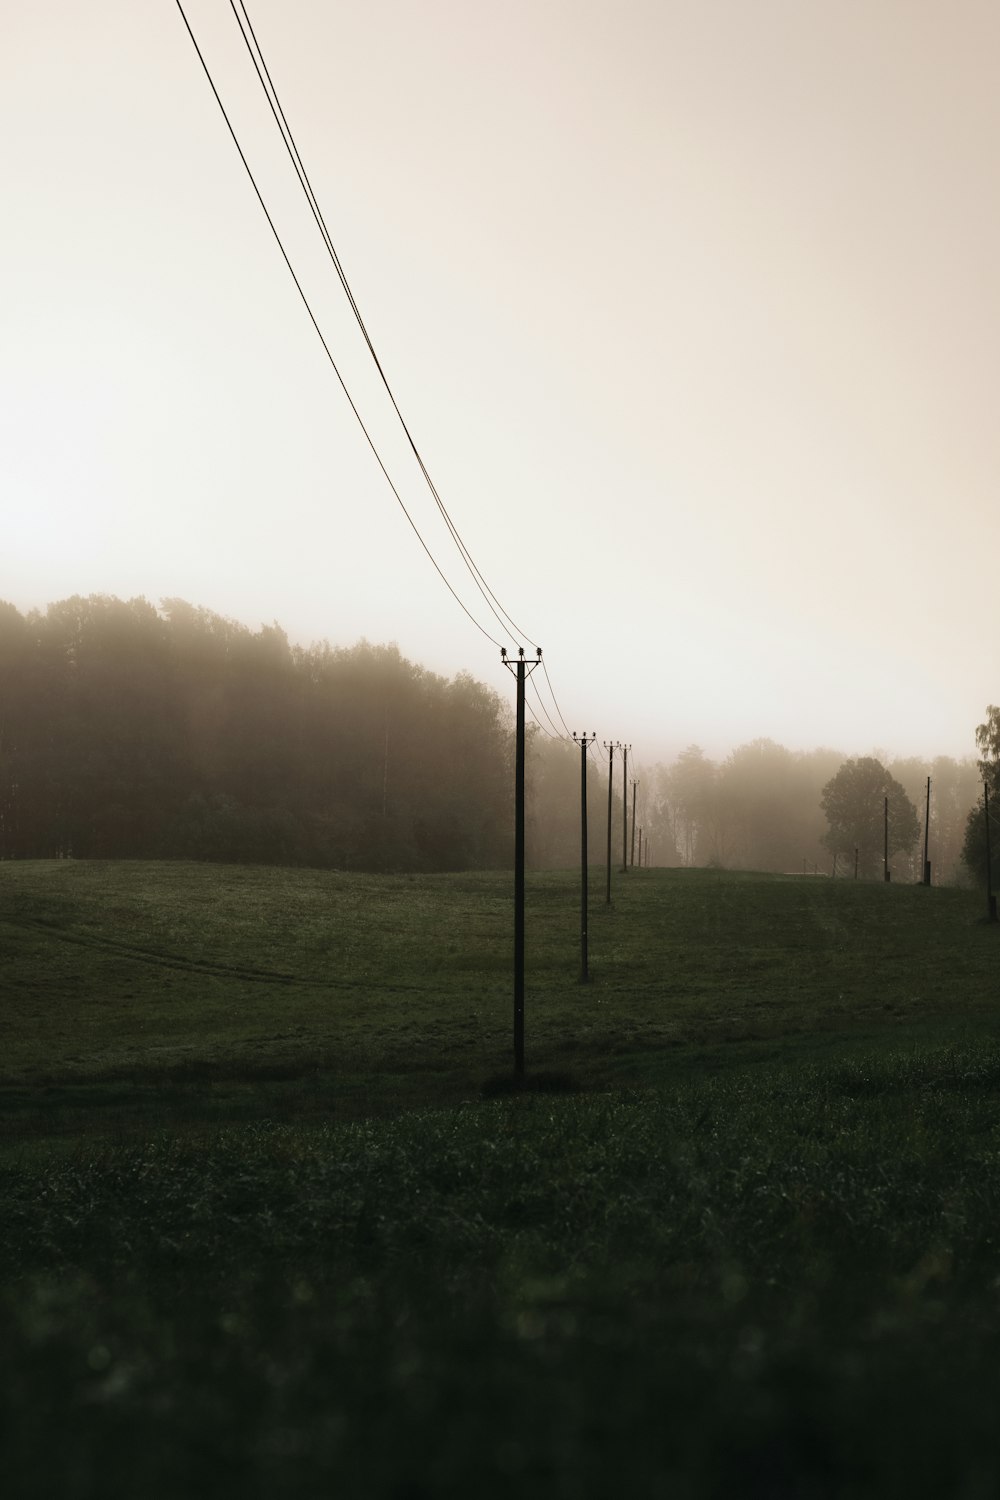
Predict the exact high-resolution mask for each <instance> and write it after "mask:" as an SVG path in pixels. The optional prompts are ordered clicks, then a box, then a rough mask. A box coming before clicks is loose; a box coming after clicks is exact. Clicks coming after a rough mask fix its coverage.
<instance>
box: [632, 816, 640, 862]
mask: <svg viewBox="0 0 1000 1500" xmlns="http://www.w3.org/2000/svg"><path fill="white" fill-rule="evenodd" d="M632 827H633V829H634V828H635V823H634V822H633V824H632ZM639 869H640V870H641V869H642V829H641V828H640V829H639Z"/></svg>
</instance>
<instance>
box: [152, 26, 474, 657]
mask: <svg viewBox="0 0 1000 1500" xmlns="http://www.w3.org/2000/svg"><path fill="white" fill-rule="evenodd" d="M176 5H177V9H178V10H179V11H180V14H181V19H182V21H183V22H184V26H185V28H186V30H187V33H188V36H189V37H190V38H191V43H192V46H193V47H194V50H195V52H196V53H197V54H198V61H199V62H200V63H201V66H202V69H203V71H204V74H205V77H206V78H207V79H208V83H209V87H210V88H211V90H212V93H213V94H214V95H215V102H216V103H217V104H218V106H219V109H220V110H221V112H222V118H223V119H224V120H225V122H226V126H227V128H228V130H229V134H230V135H231V136H232V138H233V144H234V145H235V147H236V150H237V151H238V152H239V157H240V160H241V162H242V163H243V166H244V168H245V170H246V174H247V176H248V177H249V179H250V183H251V185H252V187H253V190H254V192H255V193H256V195H257V201H258V203H259V204H260V206H261V208H262V209H263V212H264V217H265V218H266V219H267V222H268V225H269V227H270V230H271V233H272V234H273V235H274V238H275V241H276V243H277V246H278V249H279V250H280V251H281V255H282V258H283V260H284V262H285V265H286V266H287V267H288V272H289V275H290V276H291V278H292V280H293V281H294V283H295V289H296V291H297V292H298V294H299V297H300V298H301V300H302V305H303V306H304V307H305V310H306V312H307V313H308V315H309V321H310V322H311V323H312V325H313V328H314V329H315V330H316V335H317V337H318V338H319V341H320V343H321V344H322V346H323V351H324V353H325V354H326V357H327V359H328V360H329V362H330V366H331V368H332V369H333V372H334V374H335V375H336V377H337V379H338V381H339V382H340V387H341V390H342V391H343V392H344V395H345V396H346V397H347V402H348V405H349V406H350V408H351V411H352V412H353V413H354V416H355V418H356V420H357V423H358V426H359V427H360V428H361V431H362V432H363V433H364V435H365V438H366V440H367V443H368V446H369V448H371V450H372V453H373V454H374V455H375V460H376V462H377V463H378V466H379V468H380V469H381V470H382V473H383V474H384V475H385V479H386V482H387V484H388V485H389V488H390V489H391V490H392V493H393V494H394V495H395V497H396V501H397V503H398V505H399V508H400V510H401V511H402V512H403V515H404V516H405V517H406V519H407V521H408V522H409V523H410V527H411V529H412V531H413V534H414V535H415V536H416V538H417V541H418V542H419V543H420V545H421V547H422V548H423V549H424V551H425V552H426V554H427V556H428V558H429V559H430V561H431V563H432V564H433V566H434V569H435V572H436V573H437V574H438V576H439V577H440V579H441V581H442V583H443V584H444V585H445V587H446V588H447V590H448V592H449V593H450V594H451V596H452V598H453V599H454V600H455V602H456V603H457V604H458V606H459V608H460V609H461V610H462V611H463V613H464V614H466V615H467V616H468V618H469V619H470V620H471V621H472V623H473V625H475V627H476V629H477V630H478V631H479V632H480V633H481V634H482V635H484V636H485V637H486V639H487V640H488V641H490V642H491V643H492V645H494V646H496V647H497V648H498V649H500V646H501V643H500V642H499V641H498V640H495V639H494V637H493V636H492V635H491V634H490V632H489V631H488V630H487V629H486V627H485V626H484V625H482V624H480V622H479V621H478V620H477V619H476V617H475V615H474V614H473V613H472V611H471V610H470V609H469V608H468V606H467V605H466V604H465V603H464V601H463V600H462V599H461V598H460V596H459V595H458V594H457V593H456V592H455V589H454V588H453V587H452V585H451V583H450V582H449V580H448V578H447V577H446V575H445V574H444V572H443V571H442V569H441V566H440V564H439V563H438V561H437V558H436V557H435V556H434V554H433V552H432V551H431V549H430V547H428V545H427V543H426V542H425V541H424V539H423V537H422V536H421V534H420V530H419V528H418V527H417V524H416V522H415V521H414V519H413V517H412V516H411V515H410V512H409V511H408V510H407V508H406V506H405V504H404V503H403V499H402V496H401V495H400V493H399V491H398V490H397V488H396V486H395V484H393V482H392V479H391V477H390V475H389V471H388V469H387V468H386V466H385V464H384V463H383V461H382V456H381V454H380V453H379V451H378V449H377V448H376V446H375V443H374V440H373V439H372V436H371V433H370V432H369V431H368V428H367V427H366V426H365V423H364V420H363V419H362V416H361V413H360V412H359V411H358V408H357V406H356V405H355V404H354V400H353V398H352V396H351V393H350V391H349V390H348V389H347V385H346V383H345V381H344V377H343V376H342V375H341V373H340V370H339V368H338V366H337V362H336V360H335V359H334V357H333V354H332V353H331V352H330V347H329V345H328V344H327V342H326V339H325V338H324V336H323V331H322V329H321V328H320V326H319V324H318V322H317V321H316V316H315V314H314V313H313V310H312V308H311V306H310V305H309V299H308V298H307V297H306V294H305V292H304V291H303V289H302V284H301V282H300V281H299V278H298V277H297V276H296V274H295V270H294V267H293V266H292V263H291V261H290V260H289V258H288V252H287V251H286V249H285V247H284V245H283V243H282V240H281V236H280V235H279V233H278V231H277V229H276V227H275V224H274V220H273V219H272V218H271V215H270V213H269V212H268V208H267V204H266V203H265V202H264V199H263V196H262V194H261V191H260V188H259V187H258V186H257V181H256V178H255V177H254V175H253V172H252V171H251V169H250V164H249V162H248V161H247V159H246V156H245V155H244V152H243V147H242V146H241V145H240V142H239V138H238V137H237V134H236V131H235V130H234V128H233V124H232V121H231V120H230V118H229V115H228V114H227V113H226V107H225V105H224V104H223V102H222V99H221V98H220V96H219V91H218V89H217V88H216V86H215V81H214V79H213V78H212V74H211V72H210V70H209V67H208V64H207V62H206V61H205V58H204V56H203V55H202V51H201V48H200V47H199V46H198V41H197V38H196V37H195V34H194V32H193V31H192V30H191V25H190V22H189V21H188V18H187V16H186V15H185V13H184V7H183V5H182V4H181V0H176Z"/></svg>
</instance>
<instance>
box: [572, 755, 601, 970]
mask: <svg viewBox="0 0 1000 1500" xmlns="http://www.w3.org/2000/svg"><path fill="white" fill-rule="evenodd" d="M596 738H597V732H596V730H595V732H594V733H593V734H592V735H591V736H590V739H589V740H588V738H587V736H586V734H581V735H580V736H579V737H577V735H576V732H575V731H574V733H573V739H574V741H575V742H576V744H578V745H579V746H580V983H581V984H586V983H587V981H588V980H589V979H590V973H589V971H588V969H587V746H588V745H592V744H593V743H594V741H595V740H596Z"/></svg>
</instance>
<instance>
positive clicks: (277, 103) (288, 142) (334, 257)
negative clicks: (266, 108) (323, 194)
mask: <svg viewBox="0 0 1000 1500" xmlns="http://www.w3.org/2000/svg"><path fill="white" fill-rule="evenodd" d="M229 4H230V9H231V10H232V12H233V16H234V17H235V20H236V24H237V25H238V27H239V29H240V35H241V36H242V38H243V42H244V45H245V46H246V49H247V52H248V54H249V56H250V60H251V62H252V63H253V65H254V70H255V72H256V74H257V78H258V80H259V82H260V85H261V88H262V89H263V91H264V94H265V97H266V98H267V102H268V104H269V105H270V108H271V113H272V115H273V116H274V121H275V124H276V125H277V127H278V130H279V132H280V134H281V139H282V142H283V143H284V146H285V150H286V151H287V153H288V157H289V160H290V161H291V163H292V166H293V168H294V170H295V174H296V176H297V178H298V180H299V185H300V186H301V188H302V191H303V193H304V194H305V196H306V201H307V202H308V204H309V208H310V211H311V212H312V216H313V218H314V220H315V221H316V227H317V228H318V230H319V232H320V235H321V236H322V239H323V243H324V244H325V246H326V249H327V253H328V254H329V256H330V260H331V262H332V264H333V267H334V270H335V271H336V273H337V277H338V279H339V281H340V284H341V286H342V288H343V290H344V293H345V295H346V297H347V300H348V302H349V304H350V307H351V311H352V312H353V313H354V317H355V319H356V321H357V324H358V327H359V329H360V330H361V333H362V336H363V337H364V341H365V343H366V344H367V346H368V352H369V353H370V354H371V357H372V359H373V360H374V362H375V368H376V369H377V371H378V373H379V376H380V378H381V380H382V384H383V386H384V387H385V390H386V394H387V395H388V397H389V400H390V401H391V403H392V407H393V410H394V411H395V413H396V416H397V417H398V418H399V422H400V426H401V427H402V429H403V432H404V433H405V434H406V440H407V442H408V443H409V445H410V448H411V450H412V452H413V456H414V458H415V459H416V461H417V464H418V466H419V468H420V472H421V474H422V475H423V477H424V481H425V483H426V485H427V488H428V489H429V491H430V493H431V495H432V496H433V498H434V503H435V504H436V506H437V508H438V511H439V513H440V515H441V517H442V519H443V521H444V523H445V525H446V526H447V528H448V531H449V533H450V534H451V537H452V540H453V541H454V543H455V546H456V547H457V548H458V551H459V555H460V556H461V558H462V560H463V562H464V563H465V565H466V567H467V568H468V570H469V573H470V575H471V577H472V579H473V582H474V583H475V584H476V587H477V588H478V589H479V592H480V593H481V594H482V596H483V599H484V600H485V601H486V604H487V607H488V608H489V610H490V612H491V613H492V615H493V616H494V618H495V619H496V621H497V623H498V624H499V625H500V627H501V629H502V630H505V631H506V630H510V631H512V632H513V638H514V639H515V640H516V641H517V642H518V644H522V643H523V641H528V642H530V644H531V645H533V646H535V645H537V642H536V641H533V640H531V637H530V636H529V635H528V634H527V632H526V631H524V630H522V629H521V627H520V626H519V625H517V624H516V623H515V621H514V620H512V619H511V617H510V615H509V614H508V613H507V611H506V610H505V609H504V607H503V605H502V604H501V603H500V601H499V599H498V598H497V596H496V594H494V592H493V590H492V589H491V588H490V586H489V584H488V583H487V582H486V580H485V578H484V577H483V575H482V573H481V572H480V570H479V568H478V567H477V565H476V562H475V559H474V558H473V556H472V554H471V552H470V551H469V549H468V547H467V546H466V544H465V541H464V540H463V538H462V536H461V534H460V532H459V530H458V527H457V526H456V525H455V522H454V521H453V520H452V517H451V515H450V514H449V512H448V508H447V506H446V505H445V503H444V501H443V500H442V498H441V496H440V494H439V492H438V489H437V486H436V485H435V483H434V481H433V479H432V478H431V475H430V472H429V471H428V469H427V465H426V464H425V463H424V460H423V457H422V455H421V453H420V450H419V449H418V448H417V445H416V443H415V441H414V439H413V435H412V433H411V432H410V429H409V427H408V426H407V423H406V420H405V418H404V417H403V413H402V412H401V411H400V409H399V404H398V402H397V400H396V397H395V395H394V394H393V390H392V387H391V386H390V384H389V381H388V378H387V376H386V373H385V370H384V369H383V367H382V362H381V360H380V359H379V357H378V355H377V353H376V352H375V346H374V344H373V343H372V340H371V337H370V336H369V333H368V329H367V327H366V326H365V321H364V319H363V317H362V316H361V310H360V308H359V307H358V304H357V301H356V299H355V297H354V293H353V291H352V290H351V286H350V283H349V282H348V279H347V275H346V272H345V271H344V267H343V264H342V262H341V260H340V256H339V255H338V254H337V250H336V247H335V246H334V243H333V239H332V237H331V235H330V231H329V230H328V228H327V226H326V220H325V219H324V217H323V212H322V209H321V208H320V206H319V199H318V198H317V197H316V194H315V191H314V189H313V186H312V182H311V181H310V178H309V174H308V172H307V171H306V167H305V163H304V162H303V160H302V155H301V152H300V151H299V148H298V145H297V144H296V141H295V137H294V135H293V134H292V130H291V126H290V125H289V123H288V118H287V116H286V114H285V111H284V109H283V107H282V104H281V100H280V99H279V97H278V91H277V89H276V88H275V85H274V79H273V78H272V76H271V71H270V69H269V68H268V66H267V61H266V59H265V57H264V53H263V50H262V48H261V45H260V42H259V41H258V39H257V33H256V32H255V31H254V28H253V23H252V22H251V20H250V17H249V15H248V14H247V9H246V5H245V4H244V3H243V0H239V9H240V11H242V13H243V20H241V19H240V15H239V14H238V12H237V9H236V0H229ZM244 21H245V22H246V26H244V24H243V22H244ZM248 32H249V36H248V35H247V33H248ZM251 38H252V44H251ZM258 59H259V60H258ZM262 70H263V71H262ZM501 617H502V618H501ZM505 622H506V623H505Z"/></svg>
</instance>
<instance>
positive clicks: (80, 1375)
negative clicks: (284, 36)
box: [0, 861, 1000, 1500]
mask: <svg viewBox="0 0 1000 1500" xmlns="http://www.w3.org/2000/svg"><path fill="white" fill-rule="evenodd" d="M602 897H603V883H602V882H600V881H599V879H598V878H597V877H596V876H595V891H594V905H593V914H592V922H591V968H592V974H593V982H592V983H591V984H590V985H588V986H581V985H580V984H579V983H578V982H577V974H578V965H579V955H578V946H577V937H578V909H577V882H576V878H575V877H573V876H571V875H559V874H553V875H544V876H535V877H532V878H530V880H529V889H528V921H527V930H528V955H527V1055H528V1065H529V1073H530V1074H531V1075H532V1076H533V1077H534V1078H535V1080H536V1082H538V1083H540V1084H541V1085H542V1086H543V1087H541V1088H539V1089H537V1090H529V1091H527V1092H525V1093H523V1094H509V1093H504V1092H503V1091H502V1090H503V1085H504V1082H505V1080H506V1078H507V1076H508V1075H509V1071H510V1063H511V1038H510V1011H511V982H510V881H509V879H508V878H506V877H500V876H493V875H477V876H454V877H438V878H415V879H393V878H382V879H377V878H371V879H368V878H364V877H362V878H355V877H350V878H349V877H346V876H341V875H336V874H326V873H318V872H308V871H277V870H263V869H245V868H230V867H212V866H200V865H198V866H195V865H163V866H157V865H151V864H137V865H125V864H109V865H103V864H96V863H95V864H83V863H80V864H75V863H73V862H69V861H67V862H59V863H51V864H42V863H39V864H24V865H19V866H14V865H10V864H8V865H0V945H2V946H0V954H2V956H0V965H2V968H0V983H2V997H3V1000H2V1016H0V1026H2V1028H3V1030H2V1035H0V1042H2V1049H3V1050H2V1064H0V1075H2V1076H0V1120H2V1122H3V1128H4V1140H5V1145H4V1150H3V1152H2V1153H0V1267H2V1273H3V1284H4V1291H3V1294H2V1296H0V1378H2V1389H3V1392H4V1397H5V1399H4V1402H3V1415H2V1416H0V1423H2V1424H3V1427H2V1429H0V1441H2V1444H3V1446H2V1449H0V1451H2V1452H3V1453H4V1455H5V1463H4V1469H5V1491H6V1492H7V1493H11V1494H15V1495H25V1496H29V1495H30V1496H39V1497H41V1496H46V1497H48V1496H52V1495H59V1496H60V1497H63V1496H66V1497H78V1496H79V1497H90V1496H94V1497H96V1496H119V1495H125V1494H129V1495H132V1494H144V1495H150V1496H154V1497H166V1496H175V1495H176V1496H182V1495H201V1494H205V1495H208V1494H211V1495H214V1496H217V1495H219V1494H229V1493H232V1494H234V1495H235V1494H239V1495H246V1496H254V1497H256V1496H260V1497H277V1496H286V1495H290V1496H295V1497H299V1496H314V1495H315V1496H319V1495H325V1494H328V1493H340V1494H345V1495H348V1496H359V1497H368V1496H372V1497H379V1500H381V1497H396V1500H419V1497H428V1500H430V1497H438V1496H442V1497H452V1496H454V1497H458V1496H469V1495H476V1496H478V1495H483V1496H488V1497H491V1496H498V1497H499V1496H504V1495H508V1494H513V1493H516V1494H518V1495H523V1496H527V1497H534V1496H539V1497H540V1496H542V1495H545V1496H546V1497H557V1500H559V1497H565V1500H577V1497H581V1500H590V1497H594V1500H598V1497H604V1496H612V1495H614V1496H617V1495H629V1496H632V1495H636V1496H654V1495H656V1496H660V1495H671V1496H679V1497H687V1496H690V1497H702V1496H712V1497H715V1496H718V1497H726V1496H733V1495H738V1496H752V1497H761V1500H763V1497H786V1496H787V1497H800V1496H801V1497H813V1496H816V1497H826V1496H830V1497H833V1496H851V1497H854V1496H859V1497H869V1496H870V1497H873V1500H874V1497H883V1496H888V1497H896V1496H899V1497H902V1496H914V1495H915V1496H921V1497H922V1496H927V1497H930V1496H934V1497H942V1496H956V1497H963V1500H964V1497H968V1500H976V1497H980V1496H982V1497H987V1496H990V1497H994V1496H996V1495H997V1494H998V1493H1000V1439H998V1436H997V1430H996V1429H997V1420H996V1413H997V1411H998V1409H1000V1359H998V1355H1000V1213H998V1210H1000V1111H998V1108H997V1105H998V1101H1000V1026H998V1012H1000V1006H998V1003H997V1002H998V1000H1000V993H998V991H1000V984H998V964H1000V934H998V930H997V928H996V927H991V926H989V925H987V924H985V923H983V922H981V921H980V915H981V914H980V910H979V908H980V904H981V903H980V902H979V900H978V898H976V897H974V896H973V895H970V894H968V893H963V892H958V891H950V890H924V889H923V888H921V887H917V888H904V887H888V888H887V887H884V886H882V885H864V884H856V883H854V882H851V881H844V882H837V883H834V882H831V881H829V880H822V879H802V878H792V877H787V878H783V877H766V876H750V875H747V876H737V875H731V874H725V873H723V872H707V871H704V872H693V871H692V872H647V871H643V872H632V873H630V875H629V876H628V877H627V878H623V879H620V880H619V881H617V882H616V888H615V902H614V906H613V908H612V909H611V910H610V911H608V910H606V909H604V907H603V902H602ZM56 1434H57V1435H58V1437H57V1438H56V1436H55V1435H56Z"/></svg>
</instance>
